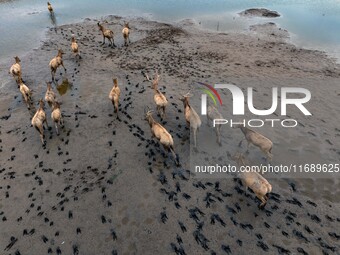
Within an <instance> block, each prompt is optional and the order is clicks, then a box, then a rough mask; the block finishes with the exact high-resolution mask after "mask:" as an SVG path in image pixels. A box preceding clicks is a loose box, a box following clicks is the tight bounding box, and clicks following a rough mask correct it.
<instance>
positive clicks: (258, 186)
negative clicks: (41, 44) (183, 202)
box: [9, 2, 273, 208]
mask: <svg viewBox="0 0 340 255" xmlns="http://www.w3.org/2000/svg"><path fill="white" fill-rule="evenodd" d="M47 5H48V10H49V12H50V13H51V14H53V8H52V5H51V4H50V3H49V2H47ZM97 25H98V27H99V30H100V31H101V33H102V36H103V42H102V44H105V39H106V38H107V39H108V40H109V42H110V45H111V46H116V45H115V43H114V33H113V31H112V30H110V29H106V28H105V27H104V26H103V25H102V24H100V23H99V22H98V23H97ZM122 34H123V38H124V45H125V46H128V44H130V27H129V23H125V24H124V27H123V30H122ZM71 50H72V52H73V54H75V55H76V56H78V57H79V58H81V57H80V54H79V46H78V44H77V41H76V38H75V36H74V35H73V34H72V37H71ZM63 54H64V52H63V50H61V49H59V50H58V54H57V56H55V57H54V58H53V59H52V60H51V61H50V62H49V67H50V71H51V75H52V82H53V81H55V74H56V71H57V69H58V68H59V67H60V66H62V67H63V68H64V71H65V73H66V68H65V66H64V63H63ZM14 59H15V63H14V64H12V66H11V68H10V70H9V73H10V74H11V75H12V76H13V77H14V78H15V80H16V82H17V84H18V88H19V90H20V93H21V94H22V97H23V99H24V101H25V103H26V105H27V108H28V109H30V106H31V104H32V103H33V102H32V97H31V96H32V90H31V89H29V88H28V86H27V85H25V84H24V82H23V80H22V71H21V65H20V62H21V60H20V59H19V57H17V56H16V57H15V58H14ZM144 75H145V77H146V79H147V81H149V82H151V83H152V86H151V88H152V89H153V91H154V97H153V98H154V102H155V104H156V108H157V113H158V114H159V116H160V118H161V120H163V119H164V118H165V109H166V107H167V105H168V99H167V98H166V96H165V93H162V92H161V91H160V90H159V87H158V86H159V79H160V75H159V74H158V70H157V71H156V72H155V75H154V78H153V80H151V79H150V78H149V76H148V75H147V74H144ZM46 84H47V91H46V93H45V101H46V102H47V103H48V104H49V106H50V107H51V108H52V112H51V118H52V121H53V122H54V124H55V129H56V133H57V134H58V135H59V128H60V127H63V125H64V121H63V117H62V112H61V109H60V105H61V103H60V102H58V101H57V99H56V94H55V92H54V91H53V88H52V83H51V82H46ZM120 94H121V91H120V88H119V86H118V79H117V78H113V88H112V89H111V91H110V93H109V99H110V100H111V102H112V104H113V107H114V112H115V113H116V114H117V118H118V111H119V99H120ZM190 97H192V94H190V92H188V93H187V94H185V95H182V96H181V97H180V98H179V99H180V100H181V101H182V102H183V106H184V117H185V121H186V123H187V126H188V127H189V128H190V130H191V131H192V133H193V140H194V141H193V145H194V149H195V151H197V148H198V146H197V132H198V130H199V128H200V127H201V125H202V122H201V118H200V116H199V115H198V114H197V112H196V111H195V109H194V108H193V107H192V106H191V105H190V101H189V99H190ZM44 106H45V103H44V101H43V99H40V100H39V108H38V109H37V111H36V112H35V114H34V116H33V118H32V120H31V124H32V126H33V127H34V128H35V129H36V130H37V131H38V132H39V135H40V139H41V143H42V144H43V145H45V144H46V140H45V136H44V125H45V126H46V128H49V127H48V124H47V118H46V113H45V109H44ZM214 119H223V117H222V115H221V114H220V112H219V111H218V109H217V108H216V107H215V106H213V105H212V104H210V105H208V108H207V120H208V123H209V122H210V121H213V120H214ZM145 120H146V121H147V122H148V124H149V126H150V130H151V135H152V138H156V139H157V140H158V142H159V143H160V144H161V145H162V146H163V148H164V150H165V152H167V153H168V152H171V154H172V156H173V158H174V161H175V163H176V165H177V166H179V160H178V156H177V155H176V153H175V149H174V140H173V137H172V136H171V134H170V133H169V132H168V130H167V129H166V128H165V127H164V126H162V125H161V124H160V123H158V122H157V121H156V120H155V119H154V118H153V116H152V111H151V110H149V109H148V110H147V111H145ZM237 127H238V128H240V129H241V131H242V132H243V134H244V137H245V139H246V140H247V142H248V148H249V145H250V144H253V145H255V146H256V147H258V148H260V150H261V151H262V152H263V153H264V154H265V155H266V157H267V160H271V159H272V147H273V143H272V142H271V141H270V140H269V139H268V138H267V137H265V136H263V135H262V134H260V133H258V132H256V131H254V130H252V129H249V128H247V127H245V126H241V125H239V126H237ZM214 128H215V132H216V141H217V143H218V144H219V145H220V146H221V145H222V141H221V126H220V125H217V126H215V127H214ZM241 142H242V141H241ZM241 142H240V144H241ZM235 159H236V161H237V163H238V164H239V165H246V162H245V158H244V156H243V155H237V156H236V157H235ZM240 178H241V180H242V182H243V184H244V186H245V187H246V189H247V188H248V187H249V188H250V189H252V190H253V191H254V193H255V194H256V196H257V197H258V198H259V199H260V200H261V205H260V207H261V208H263V207H264V206H265V205H266V203H267V200H268V196H267V194H268V193H270V192H271V190H272V186H271V185H270V184H269V182H268V181H267V180H266V179H265V178H264V177H262V176H261V175H260V174H258V173H242V174H240Z"/></svg>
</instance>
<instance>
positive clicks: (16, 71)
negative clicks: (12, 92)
mask: <svg viewBox="0 0 340 255" xmlns="http://www.w3.org/2000/svg"><path fill="white" fill-rule="evenodd" d="M14 59H15V64H13V65H12V66H11V68H10V69H9V74H11V75H13V77H14V79H15V80H16V81H17V82H18V78H19V77H21V65H20V62H21V60H20V58H19V57H18V56H15V57H14Z"/></svg>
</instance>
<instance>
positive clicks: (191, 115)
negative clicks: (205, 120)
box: [180, 93, 202, 150]
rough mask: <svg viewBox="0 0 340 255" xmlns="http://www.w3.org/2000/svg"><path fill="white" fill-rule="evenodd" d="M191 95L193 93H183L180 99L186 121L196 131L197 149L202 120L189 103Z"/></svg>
mask: <svg viewBox="0 0 340 255" xmlns="http://www.w3.org/2000/svg"><path fill="white" fill-rule="evenodd" d="M189 97H191V95H190V93H187V94H185V95H183V96H182V97H181V98H180V100H181V101H182V102H183V106H184V116H185V120H186V123H187V125H188V126H189V127H190V128H191V129H192V131H193V133H194V148H195V150H197V131H198V129H199V128H200V126H201V124H202V122H201V118H200V117H199V115H198V114H197V112H196V111H195V109H194V108H193V107H192V106H191V105H190V104H189Z"/></svg>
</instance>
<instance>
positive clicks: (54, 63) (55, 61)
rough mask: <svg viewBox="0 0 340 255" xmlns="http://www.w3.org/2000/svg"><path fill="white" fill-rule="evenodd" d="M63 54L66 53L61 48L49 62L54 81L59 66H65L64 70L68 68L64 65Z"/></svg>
mask: <svg viewBox="0 0 340 255" xmlns="http://www.w3.org/2000/svg"><path fill="white" fill-rule="evenodd" d="M63 54H64V52H63V51H62V50H61V49H59V50H58V55H57V56H55V57H54V58H52V60H51V61H50V63H49V66H50V68H51V74H52V81H54V76H55V73H56V72H57V69H58V67H59V66H62V67H63V68H64V71H65V72H66V68H65V66H64V63H63V59H62V58H63Z"/></svg>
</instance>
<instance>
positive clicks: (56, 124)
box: [54, 122, 59, 135]
mask: <svg viewBox="0 0 340 255" xmlns="http://www.w3.org/2000/svg"><path fill="white" fill-rule="evenodd" d="M54 124H55V130H56V132H57V135H59V130H58V123H57V122H55V123H54Z"/></svg>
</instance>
